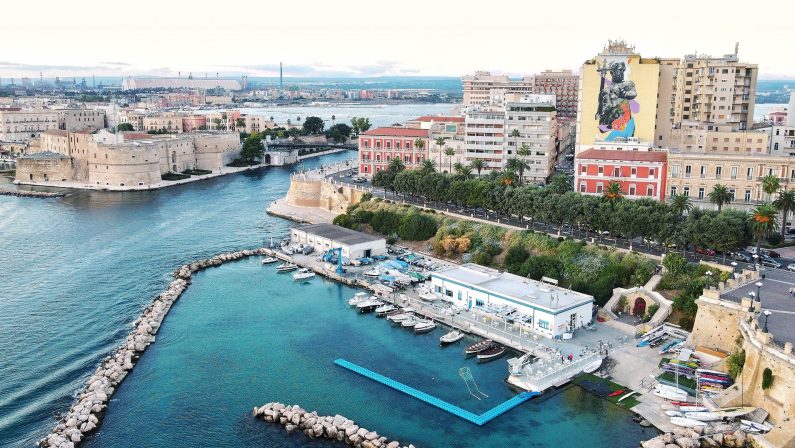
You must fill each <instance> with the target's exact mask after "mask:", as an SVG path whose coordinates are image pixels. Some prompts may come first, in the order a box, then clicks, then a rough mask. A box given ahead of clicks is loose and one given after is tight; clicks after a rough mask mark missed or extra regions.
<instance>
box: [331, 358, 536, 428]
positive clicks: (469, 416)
mask: <svg viewBox="0 0 795 448" xmlns="http://www.w3.org/2000/svg"><path fill="white" fill-rule="evenodd" d="M334 364H336V365H338V366H340V367H344V368H346V369H348V370H350V371H352V372H356V373H358V374H360V375H362V376H365V377H367V378H370V379H371V380H375V381H378V382H379V383H381V384H383V385H385V386H389V387H391V388H392V389H395V390H399V391H400V392H403V393H405V394H408V395H410V396H412V397H414V398H417V399H419V400H422V401H424V402H426V403H428V404H430V405H432V406H436V407H437V408H439V409H442V410H444V411H447V412H449V413H451V414H453V415H455V416H458V417H461V418H463V419H464V420H467V421H470V422H472V423H474V424H476V425H478V426H483V425H485V424H486V423H488V422H490V421H492V420H494V419H495V418H497V417H499V416H500V415H502V414H504V413H506V412H508V411H510V410H511V409H513V408H515V407H516V406H519V405H520V404H522V403H524V402H525V401H527V400H529V399H531V398H533V397H535V396H536V395H539V393H538V392H522V393H520V394H519V395H517V396H515V397H513V398H511V399H510V400H508V401H505V402H503V403H501V404H499V405H497V406H495V407H494V408H492V409H489V410H488V411H486V412H484V413H482V414H480V415H477V414H474V413H472V412H469V411H467V410H466V409H461V408H460V407H458V406H455V405H453V404H450V403H448V402H446V401H444V400H441V399H439V398H436V397H434V396H432V395H428V394H426V393H425V392H422V391H419V390H417V389H414V388H413V387H409V386H406V385H405V384H403V383H401V382H398V381H395V380H393V379H391V378H387V377H385V376H384V375H381V374H379V373H375V372H373V371H372V370H368V369H365V368H364V367H361V366H359V365H356V364H354V363H352V362H348V361H346V360H344V359H337V360H335V361H334Z"/></svg>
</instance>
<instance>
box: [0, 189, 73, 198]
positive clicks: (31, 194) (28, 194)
mask: <svg viewBox="0 0 795 448" xmlns="http://www.w3.org/2000/svg"><path fill="white" fill-rule="evenodd" d="M64 195H65V194H64V193H54V192H51V191H25V190H0V196H18V197H21V198H60V197H62V196H64Z"/></svg>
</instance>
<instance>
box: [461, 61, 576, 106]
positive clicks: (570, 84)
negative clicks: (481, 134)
mask: <svg viewBox="0 0 795 448" xmlns="http://www.w3.org/2000/svg"><path fill="white" fill-rule="evenodd" d="M461 82H462V84H463V88H464V99H463V105H464V106H472V105H477V106H486V105H488V104H489V102H490V101H491V91H492V90H494V89H496V90H500V91H503V92H505V93H518V94H533V93H535V94H544V95H555V98H556V104H557V107H558V114H559V115H560V116H561V117H565V118H574V117H575V116H576V115H577V93H578V85H579V76H578V75H577V74H576V73H573V72H572V71H571V70H560V71H553V70H545V71H543V72H541V73H539V74H536V75H531V76H525V77H523V78H522V79H510V78H509V77H508V76H506V75H492V74H491V73H490V72H485V71H479V72H475V74H474V75H465V76H462V77H461Z"/></svg>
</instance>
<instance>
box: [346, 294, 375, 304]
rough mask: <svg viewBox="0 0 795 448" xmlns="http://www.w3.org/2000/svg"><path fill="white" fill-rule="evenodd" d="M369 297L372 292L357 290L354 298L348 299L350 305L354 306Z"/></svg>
mask: <svg viewBox="0 0 795 448" xmlns="http://www.w3.org/2000/svg"><path fill="white" fill-rule="evenodd" d="M368 297H370V294H368V293H366V292H357V293H356V294H354V295H353V297H352V298H350V299H349V300H348V305H350V306H354V305H356V304H357V303H359V302H361V301H362V300H365V299H367V298H368Z"/></svg>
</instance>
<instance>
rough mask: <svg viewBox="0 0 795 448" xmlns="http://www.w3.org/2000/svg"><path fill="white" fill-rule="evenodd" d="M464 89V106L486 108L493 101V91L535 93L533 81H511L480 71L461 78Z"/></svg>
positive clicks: (528, 79) (504, 77)
mask: <svg viewBox="0 0 795 448" xmlns="http://www.w3.org/2000/svg"><path fill="white" fill-rule="evenodd" d="M461 83H462V84H463V88H464V100H463V105H464V106H470V105H479V106H486V105H488V104H489V102H490V101H491V90H492V89H502V90H504V91H506V92H512V93H533V92H532V90H533V79H532V78H529V77H525V78H522V79H520V80H517V79H510V78H509V77H508V76H506V75H492V74H491V73H490V72H486V71H478V72H475V74H474V75H465V76H462V77H461Z"/></svg>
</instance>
